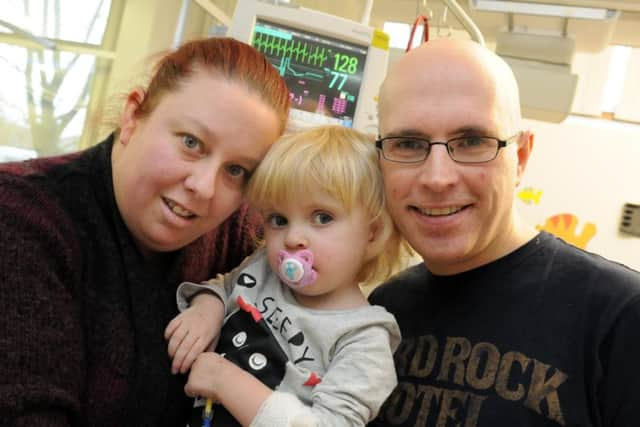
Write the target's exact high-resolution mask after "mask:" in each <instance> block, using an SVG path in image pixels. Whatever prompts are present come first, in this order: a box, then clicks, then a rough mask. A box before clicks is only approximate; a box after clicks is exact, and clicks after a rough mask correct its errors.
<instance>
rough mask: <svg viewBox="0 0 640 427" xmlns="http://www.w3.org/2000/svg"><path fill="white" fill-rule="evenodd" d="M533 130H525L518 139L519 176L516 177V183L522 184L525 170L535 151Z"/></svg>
mask: <svg viewBox="0 0 640 427" xmlns="http://www.w3.org/2000/svg"><path fill="white" fill-rule="evenodd" d="M533 140H534V137H533V132H531V131H528V130H526V131H523V132H522V134H521V135H520V138H519V140H518V177H517V179H516V185H520V180H521V179H522V175H524V170H525V169H526V168H527V162H528V161H529V157H530V156H531V152H532V151H533Z"/></svg>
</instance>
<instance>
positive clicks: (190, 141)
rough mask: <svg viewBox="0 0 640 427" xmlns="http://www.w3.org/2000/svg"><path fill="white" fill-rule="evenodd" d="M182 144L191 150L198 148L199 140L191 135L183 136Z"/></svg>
mask: <svg viewBox="0 0 640 427" xmlns="http://www.w3.org/2000/svg"><path fill="white" fill-rule="evenodd" d="M182 143H183V144H184V146H185V147H187V148H188V149H190V150H193V149H194V148H198V147H199V146H200V140H199V139H198V138H196V137H195V136H191V135H183V136H182Z"/></svg>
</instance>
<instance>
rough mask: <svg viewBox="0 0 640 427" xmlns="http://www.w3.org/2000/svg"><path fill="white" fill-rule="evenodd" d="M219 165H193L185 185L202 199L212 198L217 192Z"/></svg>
mask: <svg viewBox="0 0 640 427" xmlns="http://www.w3.org/2000/svg"><path fill="white" fill-rule="evenodd" d="M219 169H220V168H219V167H218V166H217V165H211V164H204V163H203V164H201V165H195V166H193V169H192V170H191V173H189V175H188V176H187V178H186V179H185V181H184V185H185V187H186V188H187V189H188V190H189V191H191V192H193V193H195V194H196V196H197V197H199V198H201V199H211V198H213V196H214V194H215V193H216V177H217V175H218V171H219Z"/></svg>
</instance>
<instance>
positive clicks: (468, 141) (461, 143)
mask: <svg viewBox="0 0 640 427" xmlns="http://www.w3.org/2000/svg"><path fill="white" fill-rule="evenodd" d="M455 142H456V145H457V146H458V147H460V148H475V147H480V146H482V145H484V144H486V142H487V139H486V138H483V137H481V136H465V137H464V138H458V139H456V140H455Z"/></svg>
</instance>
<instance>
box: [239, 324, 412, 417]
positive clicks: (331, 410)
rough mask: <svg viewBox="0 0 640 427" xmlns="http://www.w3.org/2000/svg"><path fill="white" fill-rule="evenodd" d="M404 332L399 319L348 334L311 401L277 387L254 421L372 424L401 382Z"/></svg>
mask: <svg viewBox="0 0 640 427" xmlns="http://www.w3.org/2000/svg"><path fill="white" fill-rule="evenodd" d="M399 337H400V335H399V331H398V328H397V324H396V323H395V321H393V322H392V321H389V322H387V323H386V324H381V325H376V326H367V327H364V328H361V329H357V330H355V331H353V332H352V333H350V334H347V335H346V336H344V337H343V338H342V339H341V340H339V342H338V343H336V346H335V352H334V356H333V358H332V360H331V363H330V365H329V368H328V370H327V372H326V373H325V375H324V376H323V377H322V379H321V382H320V383H319V384H317V385H316V386H315V387H314V389H313V392H312V398H311V405H305V404H304V403H303V402H301V401H300V400H299V399H298V398H296V397H295V396H293V395H292V394H288V393H283V392H274V393H273V394H272V395H271V396H270V397H269V398H268V399H267V400H266V401H265V402H264V404H263V405H262V406H261V408H260V410H259V411H258V414H257V415H256V417H255V418H254V420H253V421H252V424H251V426H252V427H266V426H274V425H278V426H318V427H325V426H327V427H328V426H332V427H338V426H364V425H366V424H367V423H368V422H369V421H371V420H372V419H374V418H375V416H376V415H377V414H378V411H379V410H380V407H381V406H382V404H383V403H384V401H385V400H386V399H387V397H388V396H389V395H390V394H391V392H392V391H393V389H394V388H395V386H396V384H397V377H396V372H395V368H394V363H393V353H392V349H393V348H395V346H396V345H397V341H398V340H399Z"/></svg>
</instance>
